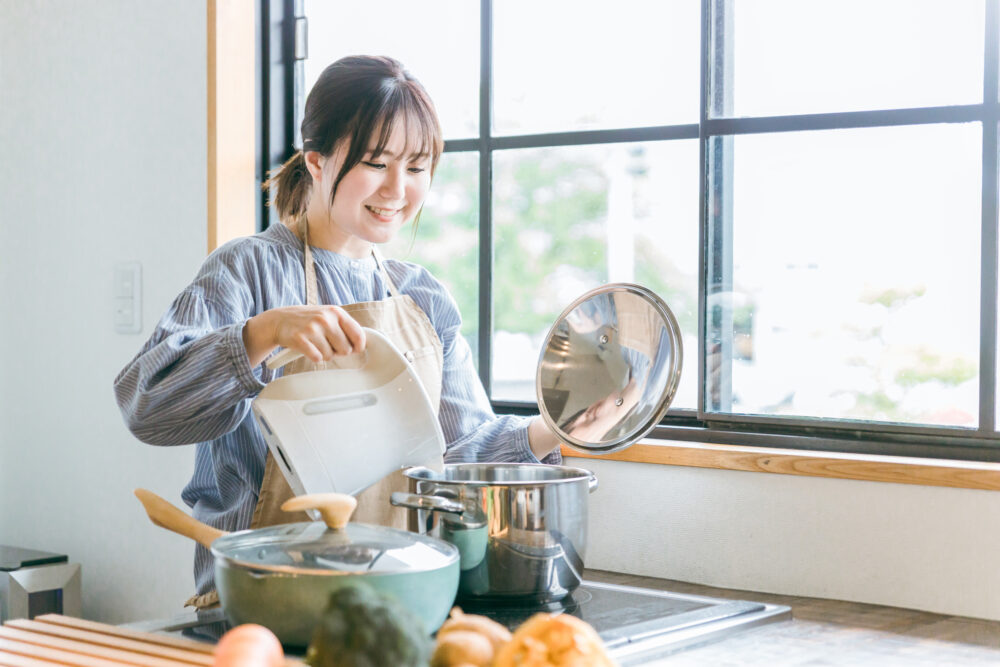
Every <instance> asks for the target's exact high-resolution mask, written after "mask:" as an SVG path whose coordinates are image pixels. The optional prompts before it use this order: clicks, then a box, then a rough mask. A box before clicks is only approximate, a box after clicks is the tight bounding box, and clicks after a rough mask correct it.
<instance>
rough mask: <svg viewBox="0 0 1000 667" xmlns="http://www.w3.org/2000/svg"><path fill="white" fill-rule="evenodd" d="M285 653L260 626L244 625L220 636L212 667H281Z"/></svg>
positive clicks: (274, 639)
mask: <svg viewBox="0 0 1000 667" xmlns="http://www.w3.org/2000/svg"><path fill="white" fill-rule="evenodd" d="M284 664H285V652H284V651H283V650H282V648H281V642H279V641H278V638H277V637H275V636H274V633H273V632H271V631H270V630H268V629H267V628H265V627H264V626H263V625H256V624H254V623H244V624H243V625H237V626H236V627H235V628H233V629H232V630H230V631H229V632H227V633H226V634H224V635H222V639H220V640H219V644H218V646H216V647H215V661H214V662H213V663H212V665H213V667H284Z"/></svg>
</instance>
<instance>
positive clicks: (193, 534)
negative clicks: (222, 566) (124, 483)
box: [133, 489, 227, 549]
mask: <svg viewBox="0 0 1000 667" xmlns="http://www.w3.org/2000/svg"><path fill="white" fill-rule="evenodd" d="M133 493H135V497H136V498H138V499H139V502H141V503H142V506H143V507H144V508H146V514H148V515H149V520H150V521H152V522H153V523H154V524H156V525H157V526H160V527H161V528H166V529H167V530H172V531H173V532H175V533H177V534H178V535H183V536H184V537H188V538H191V539H192V540H194V541H195V542H197V543H198V544H200V545H202V546H203V547H205V548H206V549H210V548H211V547H212V542H214V541H215V540H216V539H218V538H220V537H222V536H223V535H226V534H227V533H226V531H224V530H219V529H218V528H213V527H212V526H209V525H208V524H204V523H202V522H201V521H198V520H197V519H195V518H193V517H190V516H188V515H187V514H185V513H184V512H182V511H180V510H179V509H177V508H176V507H174V506H173V505H171V504H170V503H168V502H167V501H166V500H164V499H163V498H161V497H159V496H158V495H156V494H155V493H153V492H152V491H148V490H146V489H136V490H135V491H133Z"/></svg>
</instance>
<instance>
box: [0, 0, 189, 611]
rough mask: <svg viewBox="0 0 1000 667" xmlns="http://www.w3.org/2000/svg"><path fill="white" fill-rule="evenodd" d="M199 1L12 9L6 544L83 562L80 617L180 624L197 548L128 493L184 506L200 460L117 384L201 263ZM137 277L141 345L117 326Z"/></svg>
mask: <svg viewBox="0 0 1000 667" xmlns="http://www.w3.org/2000/svg"><path fill="white" fill-rule="evenodd" d="M205 16H206V8H205V3H204V2H203V1H201V0H198V1H194V0H185V1H184V2H176V1H175V0H157V1H155V2H152V1H149V0H143V1H142V2H134V1H133V0H100V1H95V0H90V1H88V2H74V1H72V0H58V1H57V0H48V1H44V0H0V349H2V350H3V351H4V360H3V363H2V365H0V405H2V406H3V408H2V409H3V412H2V417H3V421H2V423H0V457H2V458H0V544H8V545H18V546H23V547H29V548H34V549H41V550H46V551H57V552H60V553H66V554H68V555H69V556H70V557H71V559H72V560H74V561H76V562H79V563H81V564H82V566H83V589H84V590H83V594H84V610H83V611H84V614H85V615H86V616H88V617H90V618H96V619H101V620H108V621H125V620H127V619H135V618H141V617H146V616H154V615H164V614H172V613H176V612H178V611H180V610H181V604H182V601H183V599H184V597H185V596H186V595H187V594H188V593H189V591H188V588H189V587H191V586H192V584H191V580H192V577H191V560H192V551H193V547H192V546H191V543H190V542H188V541H187V540H186V539H184V538H181V537H178V536H175V535H172V534H169V533H167V532H166V531H164V530H162V529H160V528H156V527H154V526H153V525H152V524H151V523H149V521H148V519H146V517H145V515H144V514H143V512H142V510H141V506H140V505H139V503H138V501H137V500H135V498H134V497H133V496H132V493H131V490H132V488H133V487H136V486H140V485H142V486H147V487H149V488H151V489H153V490H154V491H157V492H159V493H161V494H162V495H164V496H165V497H167V498H168V499H170V500H173V501H175V502H180V490H181V488H182V486H183V485H184V483H185V482H186V480H187V478H188V476H189V475H190V471H191V469H192V466H193V459H194V456H193V455H194V451H193V449H192V448H187V447H186V448H177V449H169V448H156V447H150V446H147V445H144V444H141V443H139V442H138V441H137V440H135V439H134V438H133V437H132V436H131V434H130V433H129V432H128V431H127V430H126V429H125V427H124V425H123V423H122V420H121V417H120V415H119V413H118V408H117V406H116V405H115V402H114V398H113V394H112V389H111V383H112V380H113V379H114V377H115V375H116V373H117V372H118V370H119V369H120V368H121V367H122V366H123V365H124V364H125V363H126V362H127V361H128V360H129V359H130V358H131V356H132V355H134V354H135V352H136V350H137V349H138V348H139V346H140V345H141V344H142V341H143V340H144V339H145V336H148V334H149V331H150V327H151V324H152V323H153V322H154V321H155V319H156V318H158V317H159V314H160V312H162V311H163V310H164V309H165V308H166V307H167V305H168V304H169V303H170V301H171V300H172V299H173V297H174V296H175V294H176V293H177V292H178V291H180V289H181V288H182V287H183V286H184V285H185V284H186V283H187V282H188V281H190V279H191V278H192V276H193V275H194V271H195V270H196V269H197V267H198V265H199V264H200V262H201V260H202V258H203V256H204V249H205V238H206V222H205V216H206V213H205V211H206V194H205V183H206V175H205V174H206V128H205V118H206V92H205V90H206V70H205V62H206V35H205V30H206V28H205V20H206V19H205ZM120 261H139V262H141V263H142V269H143V278H144V294H143V296H144V308H143V325H144V326H143V332H142V333H141V334H137V335H121V334H116V333H115V332H114V327H113V324H112V276H113V267H114V265H115V263H116V262H120Z"/></svg>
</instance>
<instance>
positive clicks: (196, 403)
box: [114, 225, 560, 593]
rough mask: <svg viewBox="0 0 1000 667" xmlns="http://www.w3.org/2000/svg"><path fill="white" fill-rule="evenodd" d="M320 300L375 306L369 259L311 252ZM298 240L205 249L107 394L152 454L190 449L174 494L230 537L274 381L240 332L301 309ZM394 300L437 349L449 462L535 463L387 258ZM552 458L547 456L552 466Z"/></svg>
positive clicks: (267, 234) (435, 286) (251, 501)
mask: <svg viewBox="0 0 1000 667" xmlns="http://www.w3.org/2000/svg"><path fill="white" fill-rule="evenodd" d="M313 258H314V262H315V264H316V277H317V280H318V283H319V300H320V302H321V303H325V304H333V305H346V304H351V303H357V302H361V301H378V300H381V299H384V298H386V297H387V296H388V287H387V285H386V284H385V282H384V280H383V279H382V277H381V274H380V273H379V271H378V268H377V267H376V265H375V261H374V259H372V258H371V257H366V258H363V259H351V258H348V257H344V256H343V255H338V254H337V253H334V252H330V251H327V250H323V249H321V248H313ZM302 263H303V253H302V242H301V241H300V240H299V239H298V238H297V237H296V236H295V234H293V233H292V231H291V230H289V229H288V228H287V227H285V226H284V225H273V226H271V227H269V228H268V229H267V230H266V231H264V232H262V233H260V234H257V235H255V236H251V237H246V238H241V239H236V240H234V241H231V242H229V243H227V244H225V245H224V246H222V247H220V248H219V249H217V250H216V251H215V252H213V253H212V254H211V255H210V256H209V257H208V259H207V260H205V263H204V264H203V265H202V267H201V269H200V270H199V272H198V275H197V276H196V277H195V279H194V281H193V282H192V283H191V284H190V285H188V287H187V288H185V289H184V291H182V292H181V293H180V295H179V296H178V297H177V298H176V299H175V300H174V302H173V304H172V305H171V306H170V308H169V309H168V310H167V312H166V313H165V314H164V315H163V317H162V318H161V319H160V321H159V323H158V324H157V325H156V329H155V330H154V331H153V333H152V335H151V336H150V338H149V340H148V341H146V343H145V345H143V347H142V349H141V350H139V353H138V354H137V355H136V356H135V358H134V359H132V360H131V361H130V362H129V363H128V364H127V365H126V366H125V368H124V369H122V371H121V373H119V375H118V377H117V378H115V384H114V389H115V397H116V399H117V401H118V406H119V408H120V409H121V411H122V415H123V416H124V417H125V421H126V423H127V424H128V427H129V429H130V430H131V431H132V433H133V434H134V435H135V436H136V437H137V438H139V439H140V440H142V441H143V442H147V443H149V444H153V445H184V444H191V443H197V453H196V457H195V470H194V475H193V476H192V477H191V481H190V482H189V483H188V485H187V486H186V487H185V488H184V490H183V492H182V494H181V496H182V498H183V499H184V501H185V502H186V503H187V504H188V506H189V507H191V508H192V511H193V514H194V516H195V517H196V518H197V519H199V520H200V521H203V522H205V523H207V524H209V525H212V526H215V527H217V528H221V529H223V530H227V531H233V530H242V529H244V528H248V527H249V526H250V519H251V517H252V515H253V509H254V505H255V504H256V502H257V493H258V490H259V489H260V484H261V480H262V479H263V477H264V460H265V454H266V451H267V445H266V444H265V442H264V439H263V437H262V436H261V434H260V432H259V431H258V429H257V425H256V423H255V422H254V419H253V416H252V414H251V410H250V403H251V401H252V400H253V399H254V397H255V396H257V394H258V393H259V392H260V391H261V389H263V388H264V385H266V384H267V383H268V382H269V381H271V380H272V379H273V378H274V377H275V375H274V373H273V372H272V371H269V370H268V369H267V368H266V367H265V366H264V365H263V364H261V365H260V366H258V367H256V368H252V367H251V366H250V364H249V360H248V359H247V354H246V349H245V348H244V347H243V325H244V323H245V322H246V321H247V319H249V318H250V317H253V316H254V315H257V314H259V313H261V312H263V311H265V310H270V309H272V308H280V307H283V306H293V305H300V304H303V303H305V274H304V271H303V264H302ZM385 269H386V271H387V272H388V273H389V276H390V278H391V279H392V281H393V283H395V285H396V288H397V289H398V291H399V292H400V293H401V294H408V295H410V297H412V298H413V300H414V301H415V302H416V304H417V305H418V306H419V307H420V308H422V309H423V310H424V312H425V313H427V316H428V318H429V319H430V321H431V323H432V324H433V325H434V328H435V330H436V331H437V334H438V336H439V337H440V338H441V342H442V344H443V345H444V371H443V377H442V387H441V405H440V412H439V419H440V422H441V429H442V431H443V433H444V438H445V442H446V443H447V453H446V454H445V461H446V462H448V463H460V462H475V461H528V462H538V459H536V458H535V456H534V454H533V453H532V452H531V448H530V447H529V445H528V433H527V426H528V420H527V419H526V418H521V417H514V416H511V415H506V416H500V417H498V416H496V415H495V414H494V413H493V410H492V408H491V406H490V403H489V399H488V398H487V396H486V392H485V391H484V390H483V386H482V384H481V383H480V381H479V377H478V376H477V375H476V372H475V368H474V366H473V363H472V352H471V350H470V349H469V345H468V343H467V342H466V341H465V339H464V338H463V337H462V336H461V333H460V330H461V316H460V314H459V312H458V307H457V305H456V304H455V301H454V299H453V298H452V297H451V295H450V294H449V293H448V290H447V289H445V287H444V286H443V285H442V284H441V283H440V282H439V281H438V280H437V279H435V278H434V277H433V276H431V275H430V273H428V272H427V270H426V269H424V268H422V267H420V266H418V265H416V264H412V263H409V262H400V261H394V260H386V261H385ZM559 461H560V455H559V452H558V450H556V451H555V452H553V453H552V454H550V455H549V456H547V457H546V458H545V459H544V462H546V463H558V462H559ZM194 569H195V581H196V583H197V587H198V592H199V593H205V592H207V591H209V590H212V588H213V587H214V584H213V578H214V573H213V564H212V557H211V554H210V553H209V552H208V550H206V549H205V548H203V547H201V546H199V547H197V549H196V553H195V568H194Z"/></svg>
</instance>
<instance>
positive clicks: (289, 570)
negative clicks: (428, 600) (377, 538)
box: [212, 544, 459, 577]
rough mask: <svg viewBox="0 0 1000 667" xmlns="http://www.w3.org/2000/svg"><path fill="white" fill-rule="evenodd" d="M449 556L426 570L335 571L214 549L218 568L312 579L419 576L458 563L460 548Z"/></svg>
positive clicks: (455, 549) (444, 555)
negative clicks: (255, 559) (245, 557)
mask: <svg viewBox="0 0 1000 667" xmlns="http://www.w3.org/2000/svg"><path fill="white" fill-rule="evenodd" d="M448 546H449V547H451V548H450V549H449V551H450V552H451V553H449V554H442V558H446V559H447V560H446V561H445V562H443V563H441V564H440V565H439V566H437V567H426V568H420V569H418V568H409V569H406V570H333V569H326V568H308V567H298V566H296V565H268V564H266V563H251V562H249V561H245V560H240V559H239V558H233V557H232V556H226V555H225V554H222V553H220V552H219V551H218V550H216V549H215V548H213V549H212V556H214V557H215V562H216V567H218V566H219V563H220V562H221V563H225V564H227V565H234V566H236V567H237V568H239V569H240V570H246V571H249V572H253V573H258V572H259V573H266V574H268V575H282V576H294V577H301V576H310V577H343V576H350V577H357V576H361V577H377V576H380V575H386V576H391V575H396V574H418V573H420V572H434V571H436V570H441V569H444V568H446V567H449V566H451V565H453V564H454V563H457V562H458V560H459V555H458V547H456V546H454V545H452V544H449V545H448Z"/></svg>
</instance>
